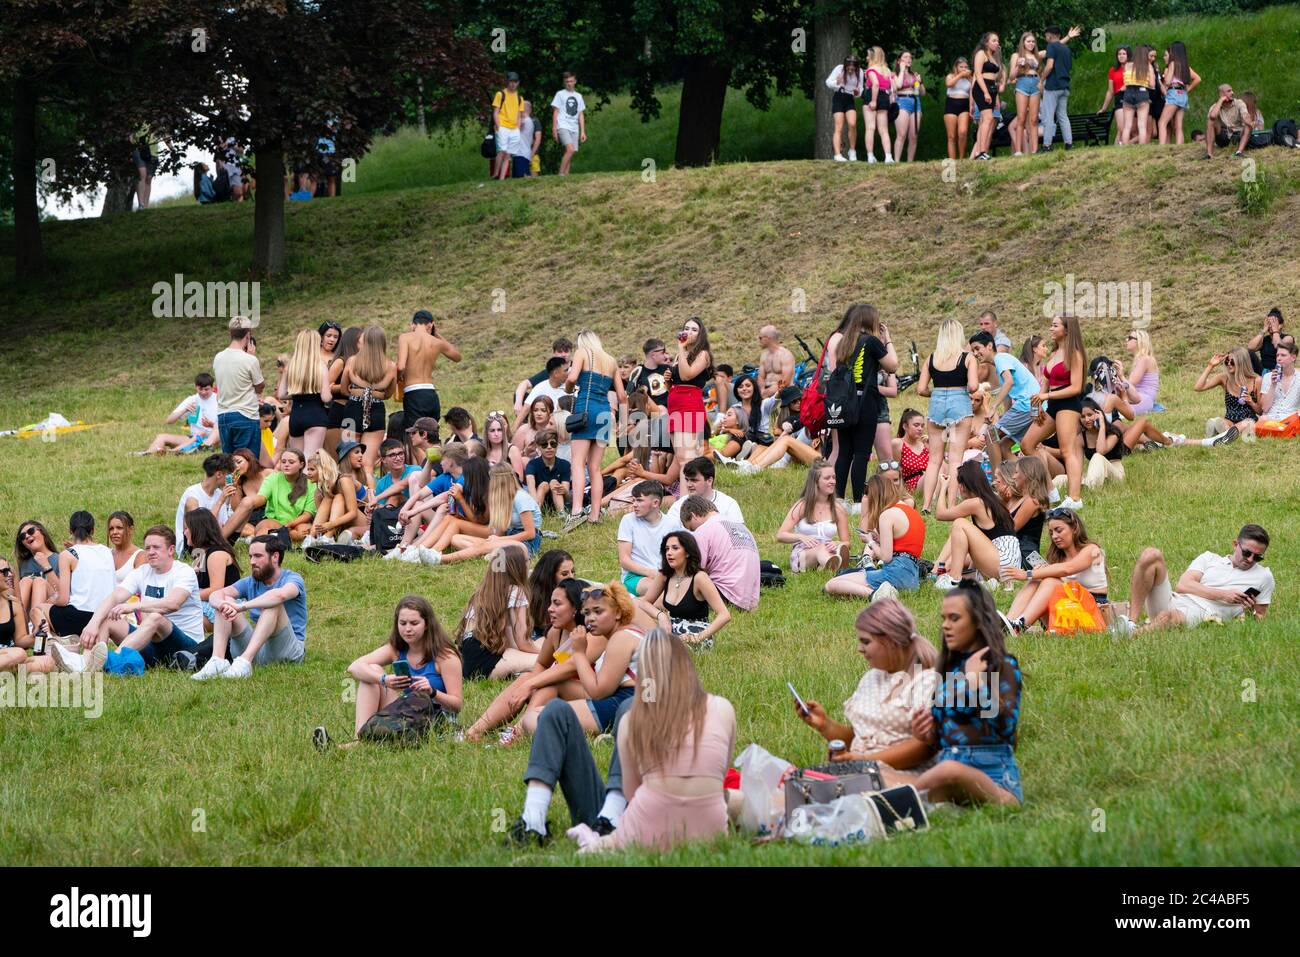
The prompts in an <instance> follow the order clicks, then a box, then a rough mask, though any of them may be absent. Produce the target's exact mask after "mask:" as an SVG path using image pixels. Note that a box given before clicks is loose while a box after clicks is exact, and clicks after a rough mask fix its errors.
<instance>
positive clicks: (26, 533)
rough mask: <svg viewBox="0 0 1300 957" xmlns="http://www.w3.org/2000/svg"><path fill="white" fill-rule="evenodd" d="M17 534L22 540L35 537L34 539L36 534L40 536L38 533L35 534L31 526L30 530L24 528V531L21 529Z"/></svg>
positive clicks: (34, 529)
mask: <svg viewBox="0 0 1300 957" xmlns="http://www.w3.org/2000/svg"><path fill="white" fill-rule="evenodd" d="M18 534H19V535H20V536H22V537H23V538H35V537H36V536H37V535H38V534H40V533H39V532H37V530H36V527H35V526H32V527H30V528H25V529H23V530H22V531H21V532H19V533H18Z"/></svg>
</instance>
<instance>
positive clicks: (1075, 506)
mask: <svg viewBox="0 0 1300 957" xmlns="http://www.w3.org/2000/svg"><path fill="white" fill-rule="evenodd" d="M1061 508H1068V509H1070V510H1071V511H1074V512H1077V511H1079V509H1081V508H1083V503H1082V502H1080V501H1078V500H1077V499H1073V498H1070V497H1069V496H1066V497H1065V498H1063V499H1061Z"/></svg>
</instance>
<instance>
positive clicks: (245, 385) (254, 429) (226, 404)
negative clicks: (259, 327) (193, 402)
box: [212, 316, 266, 455]
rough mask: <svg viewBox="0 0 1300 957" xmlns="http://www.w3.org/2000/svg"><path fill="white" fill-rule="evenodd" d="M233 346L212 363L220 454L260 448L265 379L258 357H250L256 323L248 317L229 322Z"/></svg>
mask: <svg viewBox="0 0 1300 957" xmlns="http://www.w3.org/2000/svg"><path fill="white" fill-rule="evenodd" d="M228 327H229V329H230V346H229V348H226V349H223V350H222V351H220V352H218V353H217V355H216V358H214V359H213V360H212V377H213V379H215V380H216V386H217V432H218V434H219V435H220V437H221V451H223V452H225V453H226V454H227V455H231V454H233V453H234V451H235V449H255V448H257V447H258V442H259V434H260V431H261V429H260V423H261V418H260V416H259V414H258V409H259V405H260V401H261V397H262V390H263V389H264V388H265V387H266V380H265V379H263V378H262V367H261V365H260V364H259V363H258V361H257V358H256V357H255V356H253V355H250V354H249V351H250V350H249V342H250V340H251V339H252V337H253V321H252V320H251V319H249V318H247V317H246V316H235V317H234V318H233V319H231V320H230V322H229V324H228Z"/></svg>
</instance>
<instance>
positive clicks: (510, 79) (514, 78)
mask: <svg viewBox="0 0 1300 957" xmlns="http://www.w3.org/2000/svg"><path fill="white" fill-rule="evenodd" d="M506 82H507V83H518V82H519V74H518V73H516V72H515V71H514V70H511V71H510V72H509V73H507V74H506Z"/></svg>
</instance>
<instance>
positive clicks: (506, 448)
mask: <svg viewBox="0 0 1300 957" xmlns="http://www.w3.org/2000/svg"><path fill="white" fill-rule="evenodd" d="M511 439H512V436H511V432H510V422H509V421H508V420H507V419H506V414H505V413H504V412H489V413H488V417H487V418H486V419H484V420H483V442H484V444H485V445H486V446H487V456H486V458H487V461H488V465H496V464H497V463H498V462H505V463H506V464H507V465H509V466H510V468H511V469H513V470H514V472H515V476H516V478H517V479H518V480H522V479H523V477H524V457H523V455H522V454H520V452H519V450H518V449H517V448H515V447H514V446H513V445H512V444H511Z"/></svg>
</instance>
